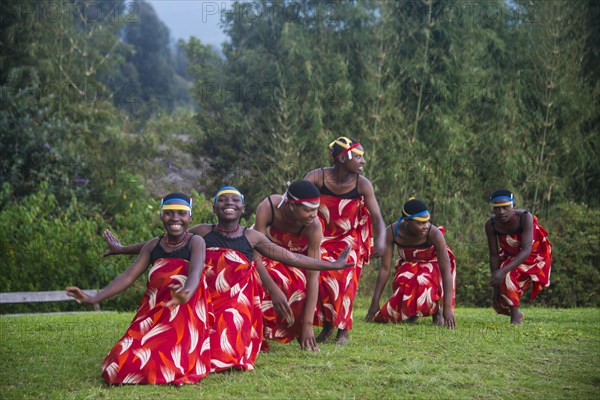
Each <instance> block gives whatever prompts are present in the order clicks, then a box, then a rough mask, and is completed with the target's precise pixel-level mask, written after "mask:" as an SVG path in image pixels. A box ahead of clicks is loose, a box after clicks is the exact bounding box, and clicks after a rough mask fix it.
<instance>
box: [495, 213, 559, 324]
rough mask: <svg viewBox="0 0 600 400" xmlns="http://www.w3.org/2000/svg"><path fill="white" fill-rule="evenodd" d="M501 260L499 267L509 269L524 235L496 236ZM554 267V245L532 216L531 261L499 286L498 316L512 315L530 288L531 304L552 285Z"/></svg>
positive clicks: (527, 260)
mask: <svg viewBox="0 0 600 400" xmlns="http://www.w3.org/2000/svg"><path fill="white" fill-rule="evenodd" d="M497 237H498V246H499V251H498V256H499V257H500V267H501V268H503V267H505V266H506V265H508V264H509V263H510V262H511V261H512V260H513V259H514V258H515V256H516V255H517V254H519V252H520V251H521V234H520V233H514V234H510V235H508V234H507V235H501V234H497ZM551 265H552V245H551V244H550V241H549V240H548V233H547V232H546V230H545V229H544V228H543V227H542V226H540V224H539V223H538V219H537V217H536V216H533V244H532V245H531V253H530V254H529V257H527V259H526V260H525V261H524V262H523V264H521V265H519V266H518V267H517V268H515V269H513V270H512V271H510V272H509V273H508V274H506V277H505V279H504V280H503V281H502V283H501V284H500V298H499V300H498V301H497V302H496V301H494V302H493V307H494V309H495V310H496V312H497V313H499V314H506V315H510V308H511V306H514V307H518V306H519V304H520V301H521V296H523V293H524V292H525V290H527V288H528V287H529V286H530V285H531V286H532V287H531V300H534V299H535V298H536V296H537V295H538V293H539V292H540V291H541V290H542V289H543V288H545V287H548V285H550V268H551Z"/></svg>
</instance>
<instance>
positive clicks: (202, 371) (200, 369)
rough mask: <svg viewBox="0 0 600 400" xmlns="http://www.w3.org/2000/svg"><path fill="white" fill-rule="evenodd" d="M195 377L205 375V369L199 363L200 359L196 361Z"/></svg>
mask: <svg viewBox="0 0 600 400" xmlns="http://www.w3.org/2000/svg"><path fill="white" fill-rule="evenodd" d="M196 375H206V367H205V366H204V364H203V363H201V362H200V358H198V359H197V360H196Z"/></svg>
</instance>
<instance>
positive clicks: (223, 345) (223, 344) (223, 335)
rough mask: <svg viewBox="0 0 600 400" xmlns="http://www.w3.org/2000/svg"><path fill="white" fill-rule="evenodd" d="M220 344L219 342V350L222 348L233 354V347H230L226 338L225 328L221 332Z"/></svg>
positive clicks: (225, 351)
mask: <svg viewBox="0 0 600 400" xmlns="http://www.w3.org/2000/svg"><path fill="white" fill-rule="evenodd" d="M220 344H221V350H223V352H224V353H227V354H229V355H233V347H231V344H230V343H229V340H228V339H227V328H225V329H223V332H221V341H220Z"/></svg>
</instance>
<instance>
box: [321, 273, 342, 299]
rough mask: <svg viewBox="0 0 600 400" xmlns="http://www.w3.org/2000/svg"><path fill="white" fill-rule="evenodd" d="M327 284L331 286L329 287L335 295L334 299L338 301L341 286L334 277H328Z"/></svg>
mask: <svg viewBox="0 0 600 400" xmlns="http://www.w3.org/2000/svg"><path fill="white" fill-rule="evenodd" d="M325 283H327V285H329V287H330V288H331V290H332V291H333V294H334V296H333V298H334V299H337V298H338V296H339V295H340V286H339V284H338V282H337V280H336V279H335V278H334V277H332V276H328V277H327V278H326V279H325Z"/></svg>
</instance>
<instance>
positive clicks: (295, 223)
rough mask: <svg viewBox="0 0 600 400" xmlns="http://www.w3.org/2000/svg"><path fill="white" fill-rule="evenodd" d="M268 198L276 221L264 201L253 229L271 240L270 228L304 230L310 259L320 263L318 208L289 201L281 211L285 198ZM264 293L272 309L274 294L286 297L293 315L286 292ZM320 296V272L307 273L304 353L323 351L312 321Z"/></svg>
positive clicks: (303, 331) (303, 328) (301, 339)
mask: <svg viewBox="0 0 600 400" xmlns="http://www.w3.org/2000/svg"><path fill="white" fill-rule="evenodd" d="M269 197H270V198H271V201H272V202H273V204H274V219H272V216H271V205H270V203H269V200H268V199H264V200H263V201H262V202H261V203H260V204H259V205H258V208H257V209H256V220H255V222H254V229H255V230H257V231H259V232H261V233H263V234H265V235H266V236H267V237H268V238H269V239H270V237H269V236H268V230H267V228H268V227H269V226H273V227H275V228H277V229H279V230H282V231H284V232H289V233H292V234H296V233H297V232H299V231H300V230H301V233H300V235H302V236H304V237H306V238H307V239H308V253H307V254H308V256H309V257H312V258H314V259H320V258H321V241H322V240H323V232H322V226H321V222H320V220H319V218H318V216H317V212H318V207H308V206H305V205H302V204H299V203H294V202H288V201H285V202H284V203H283V204H282V205H281V206H280V207H277V205H278V204H279V203H280V202H281V199H282V196H281V195H278V194H275V195H272V196H269ZM257 260H258V258H257ZM257 264H258V261H257ZM265 289H266V290H268V291H269V293H270V294H271V299H272V300H273V306H275V297H274V296H273V294H274V293H275V292H277V291H278V292H279V293H280V296H283V300H284V303H285V306H286V307H287V309H288V310H289V314H290V315H291V309H290V308H289V305H288V303H287V300H286V299H285V295H284V294H283V292H281V290H280V289H279V288H278V287H277V286H275V289H274V290H275V291H273V290H269V288H267V287H266V286H265ZM318 295H319V273H318V272H317V271H308V272H307V287H306V300H305V305H304V314H303V316H302V333H301V336H300V348H301V349H302V350H306V349H311V350H312V351H315V352H319V351H320V350H319V348H318V347H317V343H316V342H315V334H314V332H313V329H312V321H313V318H314V313H315V309H316V306H317V298H318ZM278 296H279V295H278ZM276 310H277V308H276ZM288 322H289V320H288ZM292 323H293V316H292Z"/></svg>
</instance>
